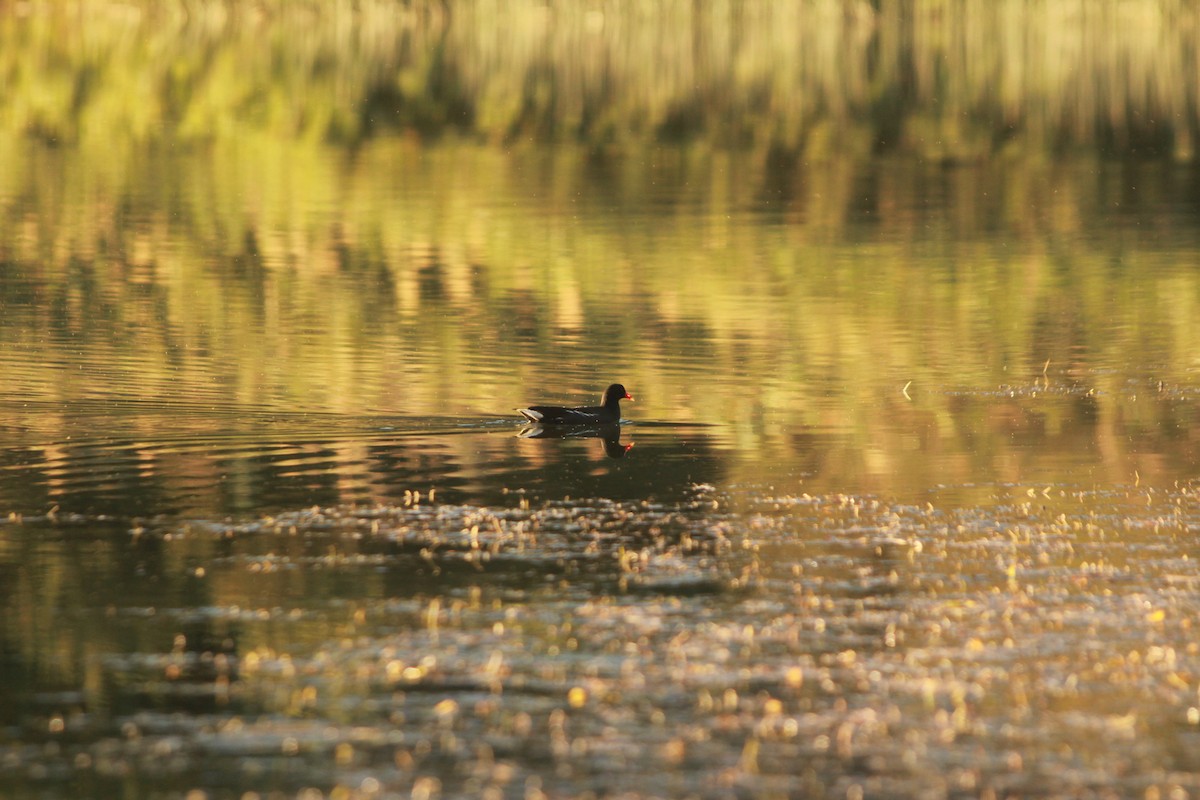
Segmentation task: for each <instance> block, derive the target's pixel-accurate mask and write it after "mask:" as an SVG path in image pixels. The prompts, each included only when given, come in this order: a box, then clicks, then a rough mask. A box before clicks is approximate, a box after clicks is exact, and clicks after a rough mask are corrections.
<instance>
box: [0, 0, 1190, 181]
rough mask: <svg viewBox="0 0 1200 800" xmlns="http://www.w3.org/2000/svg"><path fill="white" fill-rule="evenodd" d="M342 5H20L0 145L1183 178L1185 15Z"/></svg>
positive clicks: (931, 5) (1018, 6)
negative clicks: (1101, 155)
mask: <svg viewBox="0 0 1200 800" xmlns="http://www.w3.org/2000/svg"><path fill="white" fill-rule="evenodd" d="M264 5H265V6H267V7H270V9H271V10H270V12H269V13H267V14H263V13H262V8H261V7H262V6H264ZM347 6H348V4H346V5H338V4H329V5H311V6H310V5H305V4H295V3H286V2H268V3H265V4H263V3H260V4H253V5H252V6H243V5H241V4H234V5H232V6H231V5H228V4H224V3H216V2H212V3H199V4H196V3H192V4H188V9H187V14H186V15H185V14H183V13H182V5H181V4H169V3H168V4H160V3H153V4H152V3H149V2H143V3H140V4H138V3H134V4H130V3H122V4H119V5H118V4H115V3H114V4H110V5H106V4H100V3H96V4H89V6H88V9H87V11H88V13H86V14H84V15H83V18H84V21H83V22H80V21H79V18H77V17H76V16H75V15H73V14H66V13H61V12H56V11H55V10H54V8H55V6H54V4H47V6H42V5H38V6H35V7H34V8H33V11H32V13H27V14H26V15H24V16H20V15H18V16H16V17H15V18H14V17H13V16H9V17H8V18H7V20H6V23H5V25H4V26H3V27H0V74H5V75H9V76H16V80H15V81H14V82H13V83H12V84H10V85H9V86H7V87H6V92H5V95H4V97H3V98H0V111H7V113H0V120H3V121H4V122H3V123H0V126H3V127H6V128H7V133H9V134H10V135H21V134H27V133H33V134H35V135H38V136H44V137H46V138H50V139H54V140H64V139H65V140H81V139H89V138H93V137H96V138H97V141H99V140H103V141H104V142H109V141H110V139H109V137H110V136H111V135H112V134H113V132H119V135H121V136H131V137H133V138H135V139H151V138H155V137H158V136H161V135H162V134H163V132H166V133H167V134H168V135H171V134H173V135H178V136H182V137H184V138H186V139H203V140H208V139H217V140H222V139H225V140H230V141H233V140H236V139H237V138H238V137H242V136H245V135H246V134H247V132H248V130H254V131H266V132H268V133H269V134H270V135H273V136H280V137H285V138H290V137H291V136H293V135H297V134H300V135H302V136H303V137H304V138H313V137H316V138H325V139H332V140H334V141H345V140H347V139H361V138H363V137H366V136H370V135H371V134H372V133H373V132H377V131H380V130H386V129H391V128H402V129H405V130H413V131H416V132H418V133H422V134H426V133H428V134H436V133H439V132H443V131H445V130H448V129H467V130H470V131H472V132H474V133H479V134H483V135H484V136H486V137H488V138H490V139H493V140H506V139H510V138H514V137H521V138H525V137H528V136H534V137H538V138H544V139H560V140H584V141H588V142H591V143H593V144H605V143H611V142H630V141H651V140H658V141H677V140H701V141H705V142H707V143H710V144H716V145H733V146H737V147H741V146H745V145H747V144H750V145H753V146H756V147H760V148H763V147H770V148H777V149H778V148H782V149H784V150H789V151H793V152H801V151H803V152H804V153H805V154H806V155H808V156H813V155H821V154H823V153H826V152H829V151H831V150H845V149H847V148H849V149H850V150H852V151H858V152H870V151H873V150H876V149H878V148H880V147H882V148H886V149H892V148H898V149H901V150H904V151H909V152H914V153H917V154H920V155H922V156H924V157H932V158H938V157H948V158H976V157H979V156H982V155H987V154H990V153H993V152H996V151H997V150H999V149H1004V148H1011V146H1012V145H1011V142H1012V140H1014V139H1017V140H1020V141H1023V142H1025V143H1026V144H1025V145H1023V148H1024V149H1028V148H1030V147H1032V148H1034V149H1036V150H1040V151H1046V150H1052V149H1055V148H1058V147H1062V146H1066V145H1070V146H1081V145H1082V146H1101V147H1105V148H1114V149H1126V148H1136V149H1137V150H1138V151H1139V152H1145V150H1146V149H1148V148H1149V149H1156V150H1159V151H1167V152H1174V153H1175V154H1176V155H1177V156H1179V157H1182V158H1190V157H1191V156H1192V154H1193V147H1194V145H1193V142H1194V140H1195V134H1196V131H1197V125H1198V124H1200V118H1198V116H1197V114H1196V108H1197V106H1200V81H1198V80H1197V79H1196V75H1197V74H1198V70H1197V62H1196V57H1195V53H1196V52H1197V50H1198V47H1197V36H1198V31H1200V24H1197V23H1198V20H1200V12H1198V11H1197V10H1196V8H1195V7H1194V6H1192V5H1191V4H1187V3H1183V2H1181V1H1180V0H1159V2H1146V3H1128V2H1119V1H1118V0H1096V2H1090V3H1083V4H1080V3H1077V2H1066V1H1065V0H1050V1H1049V2H1045V1H1042V2H1037V1H1036V0H1004V1H1002V2H996V3H952V4H946V3H943V2H937V1H936V0H918V2H912V3H909V2H899V1H898V0H890V1H888V2H882V3H878V4H868V3H867V2H862V0H857V1H856V0H807V1H806V2H798V3H767V2H761V3H758V2H755V3H747V4H743V3H736V2H732V1H731V0H718V2H712V3H701V4H692V3H680V2H670V0H663V1H662V2H657V3H639V4H637V5H636V6H628V5H624V4H618V3H613V2H605V3H591V4H588V5H587V6H586V7H585V6H578V5H569V4H568V5H555V6H546V5H545V4H543V3H539V2H533V0H523V1H518V2H513V3H492V2H487V1H486V0H477V2H463V3H455V4H454V6H453V10H454V13H453V14H450V15H447V14H445V13H443V10H442V4H440V3H434V2H429V3H415V4H410V7H409V8H406V9H405V10H404V11H403V12H399V11H398V10H397V9H396V8H395V7H394V6H393V5H392V4H391V3H384V2H379V1H378V0H375V1H374V2H360V3H356V4H355V9H354V10H350V9H349V8H348V7H347ZM411 6H415V7H416V8H415V9H414V8H412V7H411ZM47 7H48V8H50V9H51V10H49V11H47V10H46V8H47ZM118 9H119V13H117V11H118ZM205 9H207V11H206V10H205ZM876 9H878V10H876ZM85 29H86V37H85V34H84V30H85ZM131 30H133V31H135V32H136V34H137V35H130V31H131ZM84 38H86V46H84V44H83V42H82V40H83V39H84ZM131 43H137V44H136V45H135V44H131ZM29 64H34V65H39V67H40V68H36V69H32V70H30V69H21V68H17V65H29ZM97 65H102V66H100V67H98V66H97ZM281 65H282V68H281ZM79 86H86V87H87V92H86V94H82V95H81V94H80V93H78V92H77V91H73V90H72V88H71V87H79ZM147 87H150V88H149V93H150V97H147ZM148 101H149V102H148ZM109 152H113V150H112V149H110V151H109ZM116 152H119V150H117V151H116Z"/></svg>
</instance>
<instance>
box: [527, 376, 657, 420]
mask: <svg viewBox="0 0 1200 800" xmlns="http://www.w3.org/2000/svg"><path fill="white" fill-rule="evenodd" d="M632 399H633V395H631V394H630V393H629V392H627V391H625V387H624V386H622V385H621V384H619V383H614V384H612V385H611V386H609V387H608V388H607V389H605V390H604V394H602V395H600V405H598V406H577V407H576V408H562V407H560V406H530V407H529V408H518V409H517V412H518V413H519V414H520V415H521V416H523V417H524V418H525V419H527V420H529V421H530V422H535V423H537V424H538V425H612V424H615V423H617V422H620V421H621V401H622V400H632Z"/></svg>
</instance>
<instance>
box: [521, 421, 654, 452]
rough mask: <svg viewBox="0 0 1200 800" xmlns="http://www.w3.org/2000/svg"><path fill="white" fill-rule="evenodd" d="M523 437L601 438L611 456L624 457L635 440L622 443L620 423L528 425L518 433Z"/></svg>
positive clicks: (605, 450) (605, 449)
mask: <svg viewBox="0 0 1200 800" xmlns="http://www.w3.org/2000/svg"><path fill="white" fill-rule="evenodd" d="M517 437H518V438H521V439H599V440H601V441H602V442H603V443H604V454H605V455H606V456H608V457H609V458H624V457H625V454H626V453H628V452H629V451H630V450H631V449H632V448H633V442H630V443H629V444H621V426H620V425H616V424H613V425H526V426H525V427H524V428H522V429H521V432H520V433H518V434H517Z"/></svg>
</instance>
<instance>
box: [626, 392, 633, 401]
mask: <svg viewBox="0 0 1200 800" xmlns="http://www.w3.org/2000/svg"><path fill="white" fill-rule="evenodd" d="M625 399H626V400H632V399H633V395H631V394H630V393H629V392H626V393H625Z"/></svg>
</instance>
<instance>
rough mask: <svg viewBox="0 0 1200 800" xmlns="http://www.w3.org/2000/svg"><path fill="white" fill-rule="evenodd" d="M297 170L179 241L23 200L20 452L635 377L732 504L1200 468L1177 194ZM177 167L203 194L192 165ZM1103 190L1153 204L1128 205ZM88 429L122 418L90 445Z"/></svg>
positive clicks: (498, 406)
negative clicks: (99, 409)
mask: <svg viewBox="0 0 1200 800" xmlns="http://www.w3.org/2000/svg"><path fill="white" fill-rule="evenodd" d="M27 147H28V149H29V151H30V152H31V153H34V152H36V153H39V155H38V158H37V159H36V160H39V161H41V160H44V159H48V160H49V162H50V163H55V164H56V168H55V170H54V172H55V173H58V172H61V173H62V174H76V173H77V172H79V171H80V170H83V169H86V167H85V164H84V163H83V162H82V161H79V160H78V159H79V156H78V155H77V154H74V153H71V152H65V153H53V152H49V151H45V150H43V149H41V148H39V147H38V146H36V145H28V146H27ZM318 152H320V151H318ZM292 155H293V153H292V152H291V151H288V150H285V151H282V152H275V151H272V150H269V149H263V150H261V151H258V152H256V153H255V154H254V156H253V157H252V158H250V157H248V154H246V153H242V152H232V153H223V152H218V153H216V154H215V161H213V162H211V163H210V164H209V166H208V167H206V169H207V170H209V171H210V173H211V176H210V180H213V179H216V178H217V177H218V176H229V177H230V179H231V180H232V181H233V182H234V183H239V182H240V183H241V184H242V185H243V189H242V190H237V191H234V192H232V193H229V192H223V193H219V194H207V195H206V194H196V195H195V197H194V198H193V202H192V203H191V205H189V206H188V207H187V208H186V210H184V211H182V212H181V213H175V212H172V211H170V210H168V209H166V208H162V207H160V206H159V205H158V200H157V199H156V198H154V197H150V198H135V199H134V200H132V201H130V202H127V203H124V204H122V203H119V202H117V198H116V197H115V196H112V197H110V196H108V194H107V193H106V192H105V191H103V190H102V191H101V192H100V194H99V195H85V196H83V197H74V196H72V195H69V194H68V195H66V196H62V197H61V203H62V206H61V208H60V209H58V210H56V211H55V212H54V213H53V215H49V214H47V213H44V212H43V211H41V210H40V209H43V208H44V207H45V203H46V202H48V201H50V200H51V198H52V197H53V196H58V192H57V190H56V188H55V187H54V186H53V185H46V184H44V183H32V184H30V186H29V190H30V192H32V196H31V197H30V198H29V199H26V200H22V204H21V208H22V209H23V211H22V213H20V214H18V215H17V217H18V218H19V219H21V220H23V221H22V222H21V223H20V224H18V225H16V226H15V227H12V228H10V229H9V230H8V231H7V232H6V233H5V234H4V237H3V238H4V241H6V242H7V243H8V244H6V252H7V253H8V254H9V262H10V264H11V265H13V266H12V268H11V269H10V271H9V273H8V274H7V276H6V278H5V289H4V291H5V293H6V298H7V299H6V303H5V305H6V314H5V319H4V324H3V329H2V331H0V335H2V336H3V337H4V340H5V342H6V344H7V345H8V346H7V347H6V348H5V351H4V354H3V355H2V356H0V358H2V359H3V361H4V371H5V374H6V388H5V400H6V404H7V406H8V408H9V411H8V412H7V416H8V419H9V422H8V424H9V425H10V426H11V427H12V428H15V429H16V430H21V431H30V432H32V433H31V434H30V435H29V436H28V437H22V438H28V440H29V441H30V442H33V443H37V442H42V441H47V440H48V441H51V442H58V441H59V440H60V439H61V438H62V435H64V434H68V433H69V432H71V431H72V429H74V428H77V427H79V426H80V425H83V426H92V425H94V424H96V423H97V422H98V421H99V422H100V424H101V425H104V424H112V423H114V422H115V421H117V420H120V426H119V429H120V430H122V431H123V430H124V429H125V428H129V430H128V431H126V432H127V433H128V434H129V435H133V436H136V437H140V438H142V439H145V440H147V441H154V440H155V439H156V438H161V436H162V433H163V431H162V427H161V420H162V416H161V415H162V414H163V413H167V414H172V415H178V418H179V419H180V420H181V421H182V422H183V424H184V425H185V426H187V427H189V428H190V429H192V430H193V431H195V432H196V433H197V435H200V436H203V435H204V431H205V430H208V431H209V432H210V433H216V432H217V431H219V430H222V429H223V426H226V425H229V424H232V425H233V426H234V428H235V429H236V430H245V429H246V426H245V425H241V424H239V423H237V422H236V417H237V416H238V415H239V414H245V413H248V412H250V413H260V412H276V413H285V414H313V413H316V414H336V415H341V416H342V417H343V418H358V419H359V420H360V423H361V424H360V426H359V427H360V428H369V427H370V425H371V424H372V423H371V422H370V420H371V419H374V418H376V417H386V416H388V415H397V416H400V417H404V418H409V419H420V418H431V419H434V420H437V419H440V418H444V417H466V418H470V419H473V420H476V421H478V422H481V423H483V422H492V421H498V420H501V419H504V418H507V417H510V416H511V415H512V414H511V409H512V408H514V407H515V406H517V405H520V404H523V403H528V402H533V401H548V402H562V403H566V404H577V403H584V402H591V401H592V397H593V396H594V395H596V394H597V393H598V388H599V387H602V386H603V385H606V384H607V383H608V382H610V381H614V380H621V381H624V382H625V383H627V384H628V385H630V386H631V387H633V388H634V389H635V393H636V394H637V396H638V397H639V400H638V402H637V403H636V404H633V405H631V406H630V408H629V409H627V410H626V417H628V418H630V419H634V420H641V421H666V422H676V423H686V422H705V423H715V424H717V425H718V426H719V428H718V429H716V430H714V431H713V433H714V434H716V435H718V439H719V441H718V442H717V443H716V445H717V447H718V448H719V449H721V450H723V451H725V452H726V453H727V455H726V457H725V459H726V461H727V464H728V466H729V468H730V471H731V479H733V480H737V481H749V482H757V481H764V480H769V479H770V478H771V477H772V476H780V475H782V476H789V479H790V480H792V481H796V480H800V479H804V480H810V481H812V480H815V483H816V485H818V486H819V485H829V486H838V487H841V488H842V489H845V490H854V491H868V490H869V491H878V492H889V491H913V490H919V489H920V488H921V486H922V485H930V484H929V483H925V482H926V481H928V482H931V483H936V484H942V483H960V482H975V481H1019V480H1021V479H1022V478H1023V477H1024V476H1027V475H1028V474H1029V472H1030V470H1031V469H1032V470H1033V471H1034V472H1036V473H1037V474H1039V476H1043V475H1044V478H1043V479H1047V480H1055V479H1056V472H1055V470H1060V471H1059V472H1058V473H1057V476H1058V477H1057V479H1062V478H1063V477H1065V474H1066V473H1063V472H1061V470H1063V469H1072V470H1073V469H1074V468H1075V465H1078V464H1083V465H1085V466H1087V467H1088V468H1089V469H1094V468H1098V469H1099V470H1100V471H1101V472H1102V473H1103V474H1104V475H1106V476H1107V478H1108V479H1118V478H1120V477H1122V476H1123V477H1125V478H1128V477H1129V476H1131V475H1132V474H1133V473H1134V471H1135V470H1137V471H1138V472H1139V473H1140V474H1142V475H1146V476H1147V477H1150V476H1158V477H1160V478H1162V479H1171V478H1172V476H1186V475H1187V474H1189V473H1188V470H1189V469H1190V467H1191V465H1192V463H1193V462H1192V458H1193V454H1192V449H1191V447H1190V445H1189V444H1188V443H1187V441H1186V440H1179V439H1177V438H1176V436H1175V432H1178V431H1183V430H1187V429H1188V428H1190V426H1191V422H1192V419H1193V415H1192V412H1191V410H1190V408H1189V406H1188V405H1187V404H1186V403H1185V402H1184V401H1186V399H1187V398H1189V397H1191V396H1192V395H1193V393H1194V391H1195V388H1196V383H1195V377H1194V375H1195V372H1194V371H1195V364H1196V362H1195V355H1194V354H1195V353H1196V352H1197V344H1200V330H1198V326H1200V322H1197V320H1200V314H1196V313H1193V312H1194V311H1195V310H1196V309H1195V306H1196V302H1197V301H1196V298H1197V296H1198V292H1197V289H1198V287H1197V286H1196V276H1195V275H1194V274H1192V270H1190V269H1187V268H1186V264H1187V263H1189V261H1190V260H1192V259H1194V257H1195V254H1196V230H1195V227H1194V223H1193V220H1192V217H1191V215H1190V212H1189V211H1188V208H1189V207H1190V203H1191V199H1190V196H1189V195H1187V194H1186V192H1185V193H1182V194H1181V191H1180V190H1181V188H1182V184H1181V183H1180V182H1181V180H1182V177H1181V176H1180V175H1179V172H1180V171H1181V170H1183V168H1179V167H1170V166H1166V165H1162V164H1146V165H1143V166H1141V167H1135V166H1130V165H1127V164H1123V165H1109V164H1106V163H1103V162H1098V161H1089V160H1081V161H1075V162H1066V163H1062V164H1055V165H1053V166H1048V165H1039V164H1030V163H1027V162H1015V163H1012V164H1007V165H1005V168H1003V169H1002V168H1000V167H999V166H997V167H984V166H974V165H972V166H959V167H945V166H941V165H937V166H932V167H926V168H924V169H917V168H916V167H915V166H914V165H913V164H911V163H909V162H902V161H889V160H885V161H881V162H878V163H875V164H872V165H870V166H865V165H857V166H855V167H854V168H853V169H850V170H849V171H846V170H843V169H841V168H840V164H841V162H838V161H836V160H835V161H833V162H830V163H822V164H818V165H815V166H811V167H810V166H807V165H803V164H794V165H792V167H791V168H790V172H789V173H788V174H779V172H778V171H773V170H771V169H769V168H767V167H766V166H764V165H762V164H761V163H759V162H756V161H755V160H754V159H753V158H752V157H749V156H747V157H739V156H729V155H717V154H713V153H696V152H692V151H691V150H689V149H686V148H685V149H654V150H648V151H645V152H639V153H636V154H633V155H630V156H627V157H619V158H618V157H612V158H605V159H600V160H597V159H596V158H595V157H594V156H592V155H589V153H588V152H587V151H586V150H583V149H575V150H572V149H570V148H555V149H551V150H547V151H537V150H528V149H524V150H517V151H513V152H505V151H502V150H498V149H496V148H492V147H488V146H476V145H471V144H466V143H446V144H444V145H441V146H436V147H420V146H416V145H414V144H412V143H411V142H407V141H404V140H390V139H385V140H379V141H376V142H372V143H370V144H368V145H366V146H364V147H363V148H361V150H360V151H358V152H357V153H356V154H355V155H354V157H353V158H352V159H350V160H348V161H347V160H346V159H345V158H344V157H343V156H342V155H341V154H339V153H338V151H336V150H335V149H328V150H325V151H323V155H321V156H320V157H319V158H317V159H316V160H314V161H313V162H312V163H314V164H321V165H322V167H321V170H320V172H321V173H322V174H326V175H327V177H325V178H323V179H322V180H321V181H320V182H319V183H318V185H317V186H316V187H314V188H315V189H316V191H300V192H296V191H295V187H294V186H293V184H294V180H293V178H292V177H291V174H292V173H291V170H290V168H291V167H292V166H294V165H293V164H292V163H291V158H292ZM227 158H228V160H226V159H227ZM310 158H311V154H310ZM158 166H159V167H160V171H159V172H157V173H156V179H157V180H165V181H167V182H168V183H176V184H177V185H179V186H181V187H182V186H188V187H189V191H192V192H196V191H197V189H196V187H195V186H194V185H193V183H192V181H191V177H192V176H193V175H195V174H196V172H195V171H196V170H197V169H199V168H200V165H199V164H198V163H197V161H196V159H194V158H192V157H191V156H189V155H187V154H184V155H182V156H179V157H177V158H176V157H172V158H164V159H163V160H162V161H161V163H160V164H159V165H158ZM335 169H341V170H342V171H341V172H340V173H339V174H338V176H337V177H336V178H334V177H333V175H334V172H333V170H335ZM1183 171H1184V172H1186V170H1183ZM1118 184H1119V185H1126V184H1129V185H1131V186H1136V187H1137V191H1136V193H1135V194H1133V195H1132V196H1130V197H1128V198H1125V199H1124V200H1125V201H1124V202H1116V201H1114V200H1111V199H1110V198H1109V187H1110V186H1112V185H1118ZM217 185H219V184H217V183H215V182H214V183H212V186H213V187H214V188H215V187H216V186H217ZM251 186H255V187H257V188H256V189H255V190H254V191H251V190H250V189H249V187H251ZM698 187H703V188H698ZM284 196H286V197H288V198H289V200H288V202H287V203H286V204H284V205H283V206H279V205H278V204H277V201H276V200H274V199H272V198H281V197H284ZM335 197H336V198H337V199H336V200H335ZM818 208H819V209H821V211H820V213H811V212H810V211H809V209H818ZM836 209H840V213H836V214H835V213H834V211H835V210H836ZM64 219H65V220H78V221H79V224H77V225H74V224H70V225H63V224H60V222H61V221H62V220H64ZM30 402H32V403H33V405H32V406H31V407H29V410H23V409H24V408H25V406H24V405H23V404H26V403H30ZM77 403H108V404H116V406H114V408H117V409H124V410H118V411H116V412H114V413H111V414H109V415H108V420H109V421H108V422H107V423H106V422H105V421H104V419H103V418H99V417H88V416H87V415H84V418H83V419H81V420H80V421H78V422H75V421H72V419H71V418H70V417H71V416H72V414H71V412H70V411H68V410H67V409H69V408H70V404H77ZM46 404H49V405H46ZM62 404H67V405H62ZM139 408H142V409H144V410H145V411H147V412H148V413H147V414H146V415H145V416H144V417H142V418H140V419H139V414H138V413H137V409H139ZM1081 414H1082V416H1080V415H1081ZM189 418H191V422H189V421H188V420H189ZM222 420H223V421H222ZM321 424H323V423H320V422H319V421H317V422H316V423H315V425H316V427H317V428H319V427H320V425H321ZM400 424H401V425H402V426H403V425H406V424H410V423H404V422H401V423H400ZM214 425H215V426H217V427H216V429H213V426H214ZM114 432H115V431H114ZM89 433H90V434H91V435H96V434H100V435H102V436H103V435H104V433H105V432H104V431H103V429H94V428H92V429H91V430H90V431H89ZM814 435H815V436H818V437H821V438H822V441H824V442H825V444H823V445H821V448H822V449H825V450H828V451H829V452H826V453H824V454H822V455H821V456H819V457H818V458H816V460H815V464H814V461H813V459H812V458H811V454H809V453H806V452H805V450H806V449H807V445H806V444H805V443H804V442H805V439H806V438H808V437H812V436H814ZM1067 436H1069V437H1070V438H1063V437H1067ZM1147 441H1152V442H1153V444H1149V445H1148V444H1147ZM830 442H833V445H832V446H831V445H830V444H829V443H830ZM1130 443H1132V445H1133V446H1132V448H1131V447H1130V446H1129V444H1130ZM56 446H57V445H56ZM460 446H461V447H463V448H467V449H463V450H461V451H460V452H459V453H458V456H459V457H460V458H461V459H462V461H463V463H473V462H474V461H475V460H476V459H475V456H474V454H473V453H471V452H470V450H469V449H470V448H473V447H474V446H475V445H474V443H473V442H471V441H469V437H468V438H463V439H452V440H450V441H449V442H448V443H447V447H449V448H450V449H456V448H459V447H460ZM1146 447H1149V448H1150V450H1151V451H1152V453H1153V454H1154V457H1153V458H1149V459H1146V458H1143V457H1142V456H1140V455H1139V453H1141V452H1142V451H1143V450H1144V448H1146ZM1031 454H1032V457H1033V458H1034V459H1035V461H1036V462H1037V463H1036V465H1035V466H1032V467H1031V466H1029V465H1027V464H1026V461H1027V459H1029V458H1030V457H1031ZM638 455H640V454H638V453H635V454H634V457H637V456H638ZM1054 465H1058V466H1054ZM335 469H341V468H340V467H335ZM1179 470H1182V472H1179ZM1071 474H1073V475H1074V474H1076V473H1074V472H1072V473H1071ZM914 476H920V478H918V479H916V480H914V479H913V478H914Z"/></svg>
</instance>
